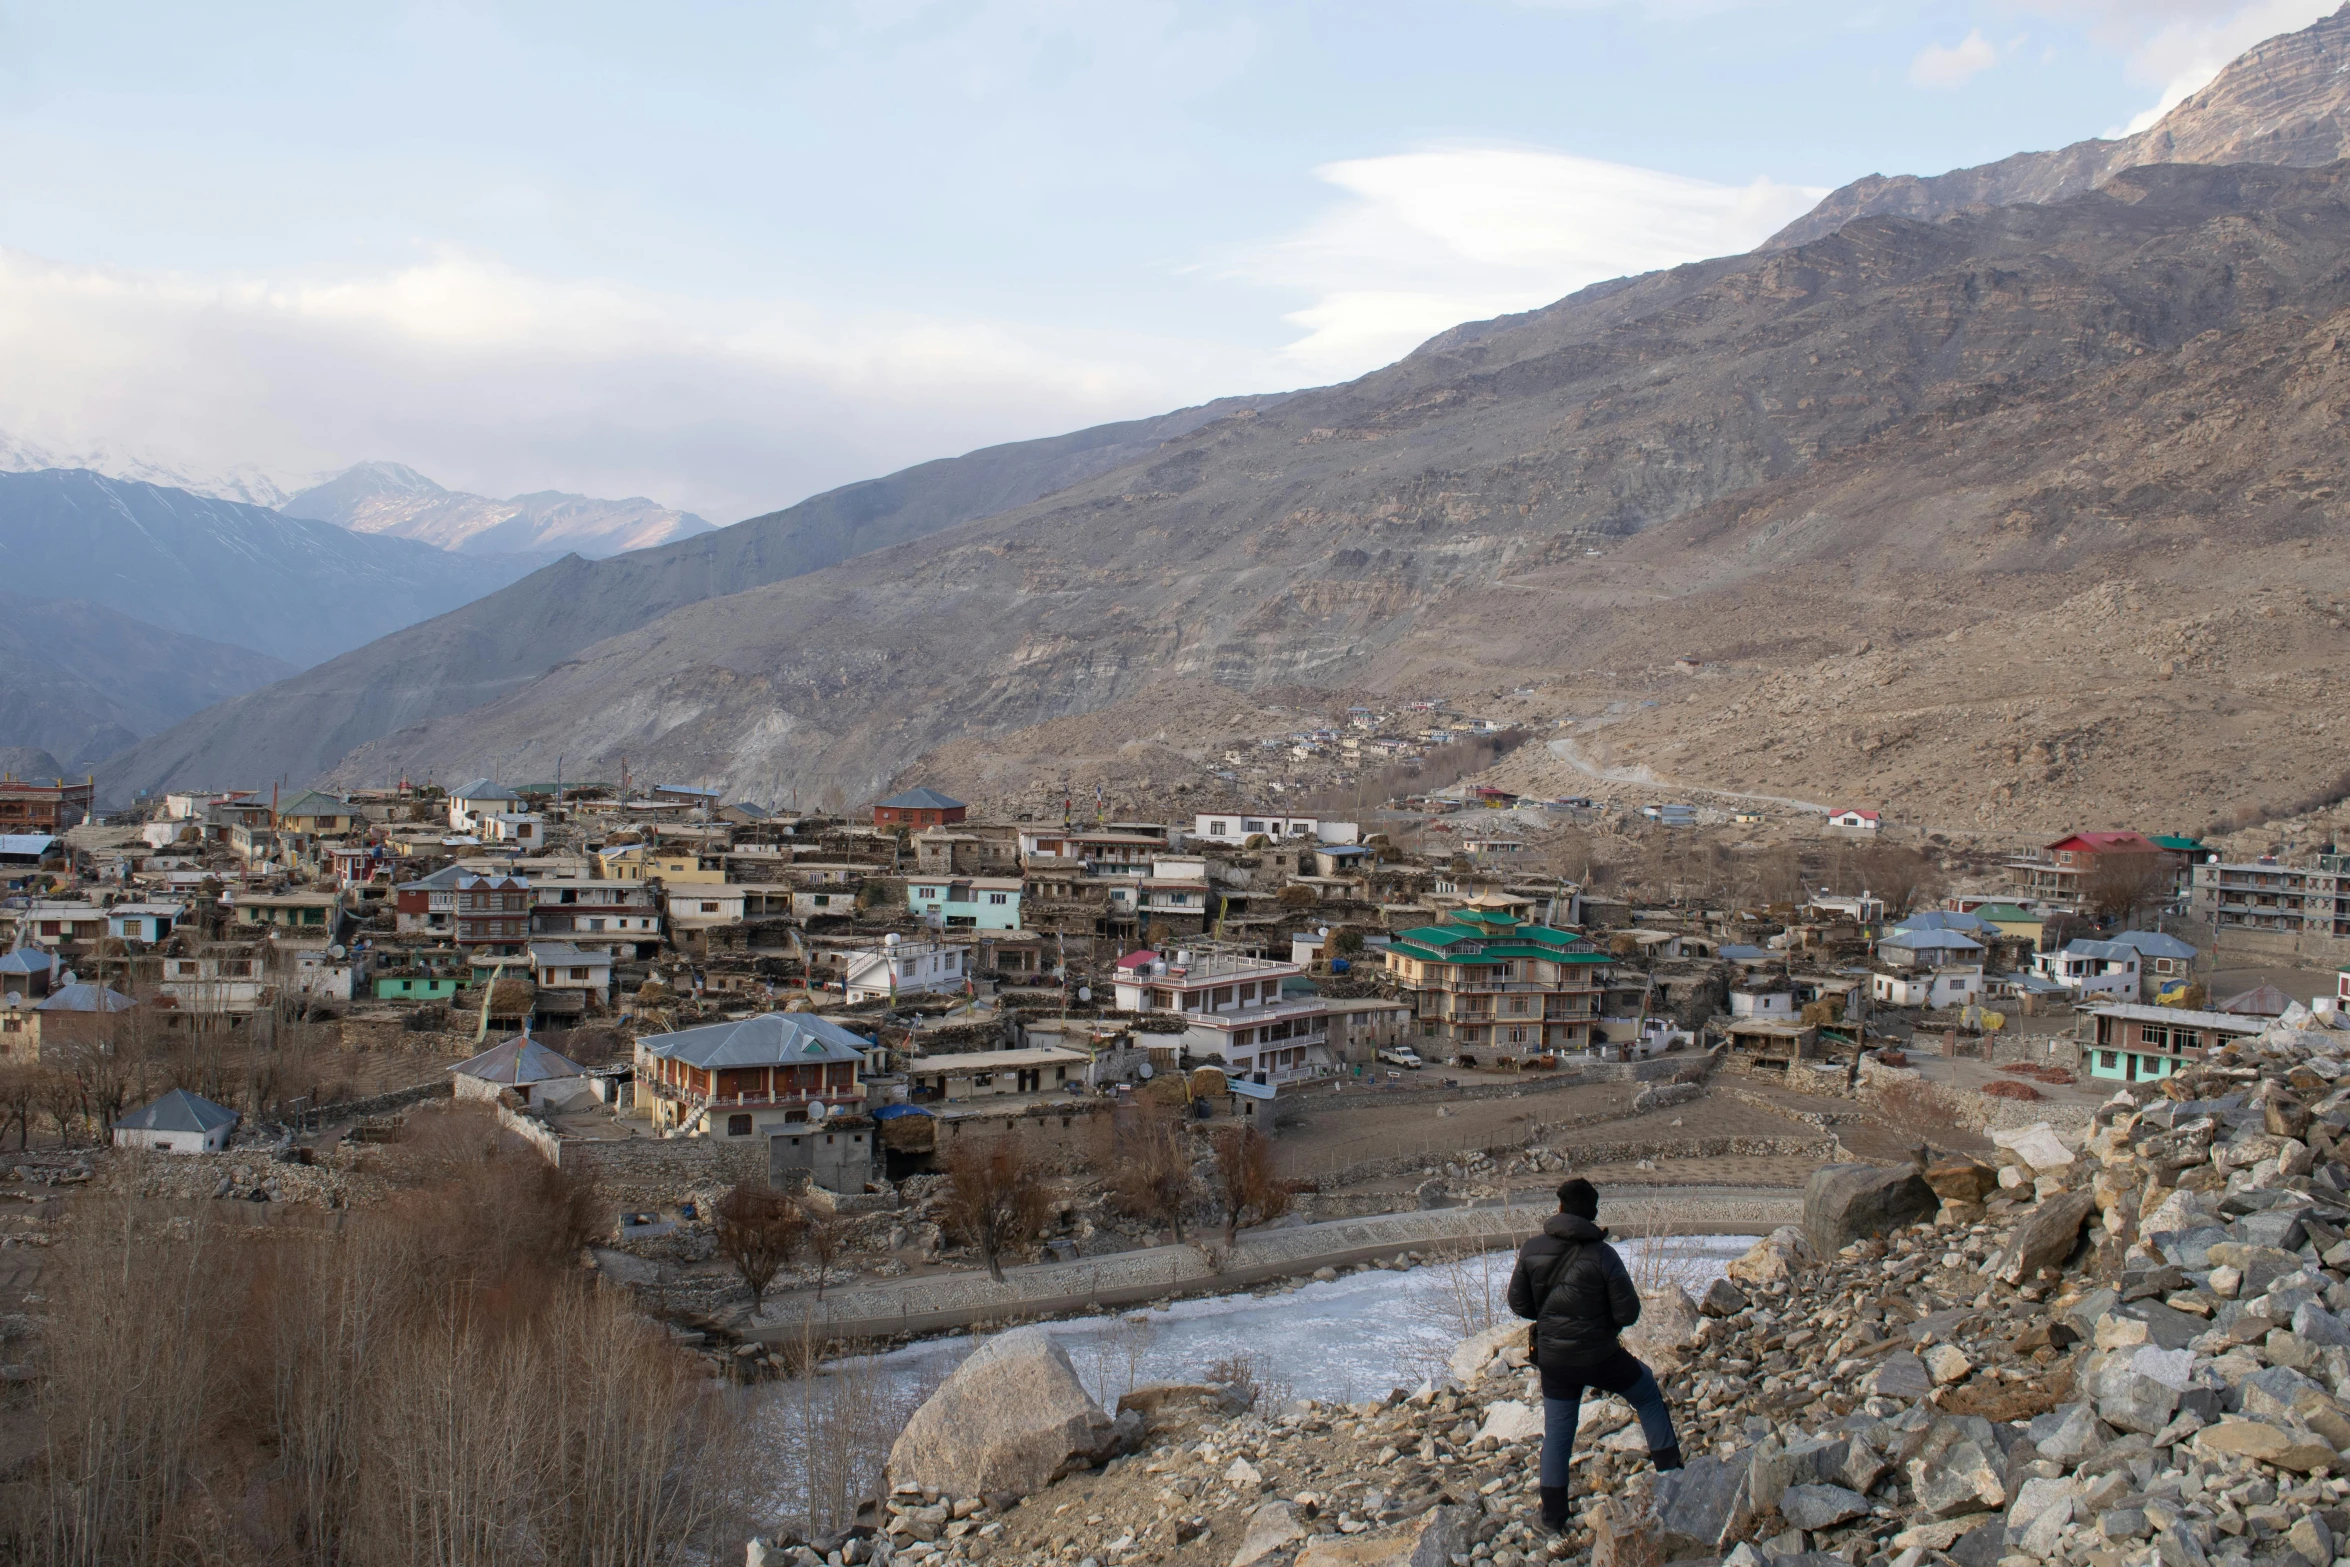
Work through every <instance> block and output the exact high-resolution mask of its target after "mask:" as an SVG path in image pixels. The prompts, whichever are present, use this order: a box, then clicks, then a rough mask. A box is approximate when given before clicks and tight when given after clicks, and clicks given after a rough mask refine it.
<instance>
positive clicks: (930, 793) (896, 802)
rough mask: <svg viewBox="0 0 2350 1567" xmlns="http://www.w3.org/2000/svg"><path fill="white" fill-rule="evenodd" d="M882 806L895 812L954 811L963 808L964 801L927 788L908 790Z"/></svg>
mask: <svg viewBox="0 0 2350 1567" xmlns="http://www.w3.org/2000/svg"><path fill="white" fill-rule="evenodd" d="M881 804H882V805H883V806H885V807H887V808H888V809H890V810H893V811H954V810H960V809H962V806H963V802H962V801H960V800H958V799H955V798H954V797H953V796H951V795H944V794H940V793H939V792H938V791H937V790H936V789H932V788H929V787H927V786H926V787H923V788H920V789H908V790H907V791H906V792H905V793H904V794H893V795H891V796H890V797H889V798H888V799H886V800H884V801H882V802H881Z"/></svg>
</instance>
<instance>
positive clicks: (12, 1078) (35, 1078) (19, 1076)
mask: <svg viewBox="0 0 2350 1567" xmlns="http://www.w3.org/2000/svg"><path fill="white" fill-rule="evenodd" d="M40 1097H41V1074H40V1071H39V1069H38V1068H36V1067H31V1066H26V1065H22V1064H17V1065H12V1066H7V1067H0V1138H5V1137H6V1136H7V1135H8V1128H9V1126H10V1125H11V1124H13V1125H14V1126H15V1127H16V1146H17V1148H18V1150H19V1151H22V1150H23V1149H24V1147H25V1146H26V1143H27V1141H28V1140H29V1139H30V1138H31V1136H32V1130H33V1106H34V1104H35V1102H36V1101H38V1100H39V1098H40Z"/></svg>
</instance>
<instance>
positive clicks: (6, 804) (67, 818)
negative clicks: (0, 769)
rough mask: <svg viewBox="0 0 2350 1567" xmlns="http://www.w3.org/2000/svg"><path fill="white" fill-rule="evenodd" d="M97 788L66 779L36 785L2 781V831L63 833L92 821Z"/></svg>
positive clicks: (6, 779)
mask: <svg viewBox="0 0 2350 1567" xmlns="http://www.w3.org/2000/svg"><path fill="white" fill-rule="evenodd" d="M97 792H98V791H97V788H96V786H95V785H92V784H87V783H78V784H77V783H67V782H66V781H65V780H64V779H62V778H56V779H52V780H50V781H49V782H48V783H45V784H44V783H34V782H32V781H30V780H29V779H23V778H0V832H7V833H37V832H46V833H61V832H63V831H65V830H66V829H67V828H68V827H79V826H80V825H81V824H82V823H83V822H86V821H88V820H89V819H90V802H91V800H92V799H94V798H95V797H96V795H97Z"/></svg>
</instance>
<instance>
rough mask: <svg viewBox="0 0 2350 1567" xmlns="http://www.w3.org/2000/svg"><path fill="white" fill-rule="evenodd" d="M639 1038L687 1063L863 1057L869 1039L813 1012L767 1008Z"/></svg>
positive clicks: (790, 1062)
mask: <svg viewBox="0 0 2350 1567" xmlns="http://www.w3.org/2000/svg"><path fill="white" fill-rule="evenodd" d="M637 1043H638V1044H639V1045H641V1046H643V1047H644V1049H645V1050H646V1051H647V1052H648V1053H649V1054H652V1055H656V1056H660V1057H663V1058H665V1059H667V1060H671V1061H682V1062H684V1063H685V1064H686V1065H687V1066H695V1067H724V1066H807V1065H811V1064H813V1063H816V1062H822V1061H859V1062H861V1061H863V1060H864V1059H865V1048H866V1046H867V1044H868V1043H869V1041H867V1040H864V1039H861V1038H859V1037H858V1036H857V1035H855V1034H852V1033H850V1032H849V1031H848V1030H847V1029H845V1028H843V1027H841V1026H840V1025H839V1024H838V1023H833V1022H828V1021H827V1020H825V1019H823V1018H820V1017H817V1016H816V1015H815V1014H814V1013H810V1012H767V1013H763V1014H761V1015H760V1016H758V1017H752V1018H744V1019H742V1020H741V1021H739V1022H733V1023H709V1024H705V1025H704V1026H702V1027H700V1028H688V1029H682V1030H680V1031H679V1032H677V1033H674V1034H654V1035H651V1036H649V1037H647V1038H644V1039H640V1040H638V1041H637Z"/></svg>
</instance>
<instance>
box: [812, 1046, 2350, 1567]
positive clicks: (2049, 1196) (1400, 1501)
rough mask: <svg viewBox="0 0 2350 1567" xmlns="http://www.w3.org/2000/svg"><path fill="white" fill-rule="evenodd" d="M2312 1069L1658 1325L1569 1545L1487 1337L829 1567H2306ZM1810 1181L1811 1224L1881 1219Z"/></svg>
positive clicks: (1507, 1348)
mask: <svg viewBox="0 0 2350 1567" xmlns="http://www.w3.org/2000/svg"><path fill="white" fill-rule="evenodd" d="M2341 1039H2342V1036H2339V1035H2333V1034H2326V1033H2318V1032H2314V1031H2308V1030H2297V1029H2294V1028H2291V1027H2279V1028H2276V1029H2272V1030H2271V1031H2270V1033H2269V1034H2268V1035H2266V1036H2263V1037H2262V1038H2261V1039H2260V1040H2258V1041H2253V1042H2249V1043H2246V1044H2242V1045H2238V1046H2234V1047H2231V1048H2229V1049H2226V1050H2222V1051H2219V1052H2215V1053H2214V1054H2213V1056H2212V1057H2211V1058H2210V1059H2209V1060H2207V1061H2205V1062H2201V1063H2196V1064H2193V1065H2191V1066H2189V1067H2188V1068H2187V1069H2186V1070H2184V1071H2182V1072H2181V1073H2180V1074H2179V1075H2178V1076H2175V1077H2173V1078H2170V1079H2168V1080H2166V1081H2164V1082H2162V1083H2160V1084H2159V1085H2158V1084H2151V1083H2148V1084H2135V1085H2132V1086H2131V1087H2129V1088H2128V1089H2127V1090H2125V1091H2123V1092H2121V1093H2119V1094H2117V1095H2116V1096H2115V1098H2114V1099H2113V1100H2112V1101H2111V1102H2109V1103H2108V1104H2106V1105H2104V1106H2103V1107H2101V1108H2100V1109H2099V1110H2098V1112H2097V1113H2096V1115H2095V1117H2094V1119H2093V1120H2092V1122H2091V1123H2090V1124H2089V1125H2088V1126H2086V1127H2084V1128H2080V1129H2078V1130H2077V1131H2076V1132H2075V1133H2074V1134H2072V1135H2071V1136H2070V1137H2066V1136H2061V1135H2058V1134H2056V1133H2054V1132H2053V1131H2049V1132H2046V1133H2040V1132H2029V1131H2028V1132H2026V1133H2025V1134H2023V1135H2018V1136H2013V1137H2009V1138H2007V1139H2006V1142H2007V1144H2008V1146H2006V1147H2004V1148H2003V1150H2002V1152H2001V1155H2000V1157H1999V1159H1998V1161H1997V1162H1996V1163H1986V1162H1979V1161H1976V1160H1973V1159H1969V1158H1963V1157H1936V1158H1927V1159H1925V1160H1923V1161H1922V1162H1921V1168H1919V1169H1918V1170H1917V1171H1916V1172H1915V1173H1916V1175H1917V1176H1918V1178H1919V1179H1920V1180H1922V1181H1923V1182H1924V1183H1925V1184H1926V1186H1927V1187H1928V1188H1929V1189H1931V1191H1932V1192H1933V1193H1934V1194H1935V1201H1936V1208H1935V1211H1934V1212H1933V1213H1932V1214H1931V1215H1930V1216H1927V1217H1924V1218H1922V1219H1919V1220H1916V1221H1914V1222H1905V1220H1904V1217H1903V1214H1902V1212H1901V1210H1902V1209H1903V1207H1904V1206H1905V1205H1906V1204H1907V1203H1908V1201H1909V1198H1908V1197H1903V1198H1902V1199H1901V1200H1900V1201H1897V1202H1894V1203H1891V1204H1889V1205H1888V1204H1877V1205H1875V1208H1874V1211H1875V1212H1876V1214H1877V1215H1878V1218H1879V1219H1881V1222H1883V1223H1884V1224H1885V1225H1886V1226H1888V1227H1887V1228H1886V1229H1885V1230H1884V1231H1883V1233H1879V1234H1864V1235H1861V1236H1859V1237H1858V1238H1855V1239H1851V1240H1849V1241H1847V1242H1846V1243H1845V1244H1844V1245H1842V1246H1841V1247H1839V1248H1838V1249H1837V1250H1835V1251H1833V1252H1830V1253H1827V1254H1826V1255H1822V1254H1821V1253H1820V1252H1819V1250H1818V1249H1817V1248H1815V1247H1814V1246H1813V1245H1812V1244H1811V1242H1810V1239H1809V1238H1808V1237H1807V1236H1806V1234H1805V1233H1804V1231H1803V1230H1801V1229H1798V1228H1794V1227H1792V1226H1790V1227H1787V1228H1783V1229H1781V1230H1779V1231H1777V1232H1775V1233H1774V1234H1772V1235H1771V1236H1770V1237H1769V1238H1768V1239H1766V1240H1765V1241H1763V1242H1762V1243H1760V1244H1758V1245H1757V1246H1756V1247H1755V1249H1754V1251H1753V1252H1751V1253H1750V1254H1749V1255H1748V1257H1746V1258H1743V1259H1741V1262H1740V1264H1739V1265H1737V1266H1736V1267H1734V1268H1733V1270H1732V1279H1731V1280H1730V1281H1728V1282H1726V1283H1725V1284H1724V1285H1723V1286H1721V1287H1718V1288H1715V1289H1713V1290H1710V1291H1709V1292H1708V1294H1707V1296H1706V1299H1705V1300H1704V1302H1703V1303H1702V1304H1692V1305H1684V1304H1683V1303H1678V1302H1676V1303H1674V1306H1675V1309H1674V1310H1673V1311H1671V1312H1669V1313H1661V1314H1660V1315H1663V1316H1669V1317H1672V1318H1675V1319H1677V1320H1679V1321H1681V1322H1682V1323H1683V1324H1684V1329H1683V1331H1684V1333H1685V1341H1684V1342H1683V1343H1682V1344H1680V1345H1679V1346H1677V1352H1678V1358H1679V1360H1680V1362H1681V1364H1680V1365H1679V1367H1678V1368H1677V1369H1673V1370H1669V1371H1667V1372H1666V1373H1665V1375H1664V1379H1663V1380H1664V1383H1665V1388H1666V1393H1667V1396H1668V1398H1669V1399H1670V1400H1671V1402H1672V1404H1673V1406H1674V1414H1675V1419H1676V1420H1677V1421H1678V1423H1679V1427H1680V1432H1681V1436H1682V1442H1683V1447H1684V1449H1685V1451H1686V1453H1687V1454H1688V1456H1689V1459H1690V1462H1689V1465H1688V1467H1687V1468H1686V1469H1683V1470H1681V1471H1678V1472H1676V1473H1674V1474H1670V1475H1665V1476H1658V1475H1656V1474H1655V1473H1654V1472H1653V1470H1652V1469H1651V1468H1650V1466H1649V1463H1648V1459H1647V1454H1646V1451H1645V1445H1646V1444H1645V1442H1644V1440H1643V1439H1642V1437H1641V1434H1640V1431H1639V1428H1638V1426H1637V1424H1635V1423H1634V1422H1633V1421H1632V1420H1631V1417H1630V1411H1629V1410H1628V1409H1627V1408H1626V1407H1625V1406H1624V1405H1623V1404H1622V1403H1621V1402H1620V1401H1617V1400H1614V1399H1611V1398H1604V1397H1598V1398H1594V1399H1592V1400H1591V1401H1590V1402H1589V1403H1587V1404H1586V1406H1585V1408H1584V1411H1583V1425H1582V1437H1581V1440H1579V1442H1578V1444H1577V1448H1578V1451H1577V1457H1576V1463H1575V1468H1574V1473H1575V1485H1574V1494H1575V1500H1576V1510H1577V1518H1576V1520H1575V1522H1574V1524H1573V1525H1571V1526H1570V1530H1569V1532H1568V1534H1567V1535H1566V1536H1565V1537H1564V1538H1563V1539H1555V1540H1554V1539H1549V1538H1546V1537H1545V1536H1544V1535H1543V1533H1542V1531H1541V1530H1540V1529H1539V1527H1538V1524H1537V1520H1536V1509H1535V1501H1536V1498H1535V1476H1534V1471H1533V1464H1534V1458H1535V1454H1536V1451H1537V1448H1538V1446H1539V1440H1540V1420H1539V1407H1540V1406H1539V1390H1538V1388H1537V1387H1536V1385H1535V1378H1534V1377H1533V1374H1532V1372H1531V1371H1530V1370H1529V1369H1528V1368H1527V1366H1526V1363H1525V1353H1524V1349H1523V1347H1522V1345H1523V1340H1522V1339H1521V1338H1520V1337H1519V1336H1518V1335H1516V1334H1514V1333H1511V1332H1508V1331H1505V1330H1496V1331H1493V1332H1490V1333H1487V1334H1483V1335H1480V1336H1479V1337H1478V1338H1476V1339H1472V1340H1470V1341H1467V1342H1465V1343H1464V1344H1463V1345H1462V1347H1461V1351H1460V1352H1459V1353H1458V1354H1456V1355H1455V1357H1454V1358H1453V1361H1452V1363H1451V1366H1450V1368H1449V1374H1448V1375H1446V1376H1445V1377H1444V1379H1443V1380H1442V1381H1440V1382H1437V1383H1434V1384H1428V1385H1423V1386H1422V1387H1420V1388H1419V1389H1418V1390H1417V1391H1416V1392H1411V1393H1408V1394H1407V1393H1405V1392H1403V1391H1401V1390H1398V1391H1397V1392H1396V1393H1394V1394H1392V1395H1390V1396H1389V1397H1388V1398H1385V1399H1379V1400H1369V1401H1365V1402H1361V1403H1357V1404H1351V1405H1340V1406H1332V1405H1325V1404H1317V1403H1307V1402H1295V1403H1290V1404H1286V1405H1283V1406H1281V1407H1279V1408H1276V1409H1267V1408H1265V1407H1263V1403H1264V1402H1265V1401H1263V1400H1260V1401H1259V1404H1258V1407H1255V1408H1251V1409H1249V1410H1247V1411H1246V1412H1242V1413H1234V1412H1233V1408H1232V1398H1233V1396H1234V1395H1232V1394H1230V1393H1229V1392H1227V1391H1224V1390H1217V1389H1207V1388H1198V1389H1158V1390H1151V1391H1149V1392H1148V1393H1147V1394H1144V1395H1138V1397H1137V1399H1135V1400H1130V1401H1128V1404H1127V1405H1122V1408H1130V1409H1131V1412H1135V1413H1140V1414H1141V1415H1142V1416H1143V1418H1144V1420H1145V1422H1146V1425H1147V1429H1146V1432H1145V1433H1144V1434H1143V1435H1142V1436H1141V1437H1140V1439H1139V1440H1140V1441H1141V1444H1142V1445H1141V1447H1140V1449H1139V1450H1138V1451H1136V1452H1134V1453H1133V1454H1132V1455H1130V1456H1126V1457H1122V1458H1118V1459H1115V1460H1113V1461H1111V1462H1110V1463H1109V1464H1108V1465H1106V1466H1105V1467H1103V1468H1101V1469H1098V1470H1080V1471H1076V1472H1073V1473H1071V1474H1070V1475H1068V1476H1067V1477H1066V1478H1063V1479H1061V1480H1059V1481H1057V1482H1055V1483H1054V1484H1052V1485H1051V1486H1049V1487H1047V1488H1045V1489H1043V1490H1041V1491H1038V1492H1035V1493H1033V1494H1032V1495H1029V1496H1027V1497H1025V1498H1021V1497H1014V1496H1011V1495H1008V1494H1004V1495H996V1496H977V1497H953V1496H949V1495H947V1494H945V1493H944V1492H943V1491H942V1492H938V1493H937V1494H933V1493H932V1492H931V1491H927V1490H923V1489H921V1488H920V1487H919V1486H915V1487H913V1488H912V1489H911V1490H909V1491H907V1492H905V1493H902V1494H898V1495H893V1496H892V1497H891V1499H890V1503H889V1506H888V1507H887V1508H886V1509H885V1510H884V1511H883V1512H882V1513H881V1514H880V1515H879V1516H878V1518H877V1520H876V1522H877V1524H878V1525H879V1527H878V1529H877V1532H876V1533H875V1534H874V1535H873V1537H872V1539H871V1541H870V1542H869V1543H866V1544H862V1545H860V1544H858V1543H857V1542H851V1544H850V1545H849V1547H848V1548H847V1549H848V1550H852V1551H859V1550H861V1551H864V1552H867V1553H869V1554H870V1555H872V1556H874V1557H877V1558H881V1559H885V1560H889V1561H892V1562H906V1563H916V1564H921V1567H930V1564H936V1567H958V1564H961V1563H965V1562H991V1563H994V1562H1023V1563H1025V1562H1038V1563H1069V1564H1074V1567H1084V1563H1086V1562H1087V1561H1091V1562H1092V1563H1093V1564H1094V1567H1124V1564H1129V1563H1144V1562H1151V1563H1160V1562H1163V1563H1178V1564H1186V1567H1189V1564H1199V1567H1210V1564H1213V1567H1229V1564H1233V1563H1235V1562H1238V1563H1241V1564H1242V1567H1257V1564H1269V1567H1336V1564H1338V1563H1341V1562H1344V1563H1348V1564H1350V1567H1368V1564H1374V1563H1405V1562H1413V1563H1425V1564H1426V1567H1436V1564H1437V1563H1438V1562H1442V1563H1445V1564H1448V1567H1472V1564H1476V1563H1491V1564H1493V1567H1527V1564H1531V1563H1533V1562H1536V1561H1543V1560H1574V1561H1577V1562H1580V1561H1582V1560H1585V1559H1586V1558H1587V1559H1588V1560H1589V1561H1590V1563H1591V1567H1656V1564H1659V1563H1664V1562H1671V1561H1683V1560H1686V1561H1692V1562H1699V1561H1702V1562H1709V1563H1714V1562H1718V1563H1722V1564H1724V1567H1837V1564H1842V1567H1929V1564H1931V1567H1946V1564H1956V1567H2041V1564H2049V1567H2233V1564H2239V1563H2240V1564H2242V1567H2336V1564H2337V1563H2338V1562H2350V1557H2337V1554H2336V1553H2337V1551H2340V1550H2342V1549H2343V1547H2344V1543H2345V1536H2346V1535H2350V1478H2344V1477H2345V1476H2350V1456H2346V1455H2350V1396H2346V1395H2350V1325H2346V1323H2345V1315H2346V1314H2350V1198H2346V1195H2345V1193H2346V1191H2350V1162H2346V1161H2350V1088H2346V1087H2345V1086H2344V1082H2343V1079H2344V1067H2343V1065H2342V1059H2343V1056H2344V1055H2345V1054H2350V1052H2346V1051H2341V1050H2340V1049H2338V1047H2337V1043H2336V1042H2337V1040H2341ZM2345 1042H2350V1041H2345ZM1818 1180H1819V1194H1820V1196H1821V1199H1822V1201H1823V1202H1832V1200H1833V1197H1834V1192H1835V1191H1837V1190H1843V1191H1847V1192H1850V1191H1878V1192H1883V1191H1885V1190H1886V1189H1887V1187H1888V1185H1892V1186H1899V1187H1903V1188H1905V1189H1907V1188H1906V1183H1905V1182H1899V1181H1895V1182H1890V1183H1886V1182H1871V1181H1868V1180H1864V1179H1861V1178H1858V1177H1856V1176H1854V1175H1852V1174H1850V1173H1849V1172H1845V1173H1839V1172H1838V1171H1836V1170H1834V1169H1831V1170H1827V1171H1823V1172H1821V1175H1820V1177H1819V1178H1818ZM1870 1210H1871V1204H1869V1203H1866V1202H1863V1203H1858V1204H1852V1203H1847V1204H1845V1205H1844V1206H1843V1208H1842V1210H1841V1212H1842V1213H1843V1215H1844V1218H1843V1219H1842V1220H1840V1221H1839V1222H1845V1223H1851V1224H1861V1223H1868V1222H1877V1221H1875V1220H1871V1219H1869V1218H1868V1216H1867V1215H1868V1212H1869V1211H1870ZM1660 1304H1661V1302H1660ZM1236 1347H1237V1346H1236ZM827 1543H831V1542H827ZM810 1554H814V1553H810ZM817 1559H818V1560H820V1561H832V1560H838V1561H842V1562H846V1561H848V1560H850V1557H849V1555H847V1554H845V1553H844V1552H843V1551H842V1550H839V1549H836V1550H833V1551H830V1552H828V1553H826V1554H825V1555H822V1556H819V1557H818V1558H817Z"/></svg>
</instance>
